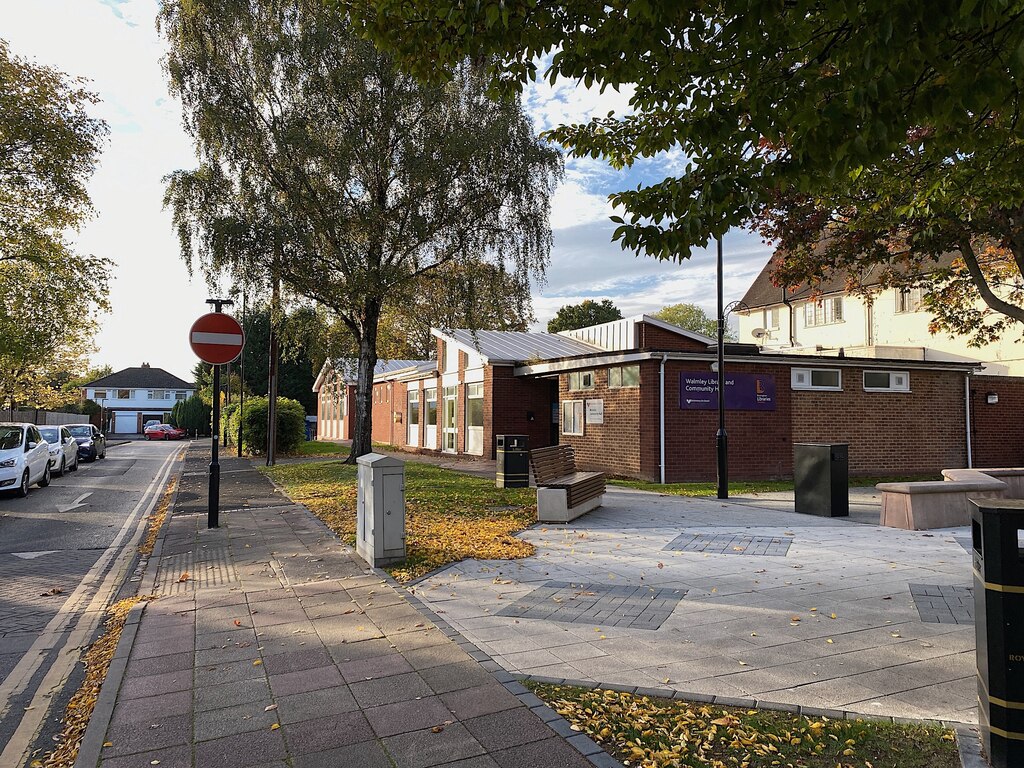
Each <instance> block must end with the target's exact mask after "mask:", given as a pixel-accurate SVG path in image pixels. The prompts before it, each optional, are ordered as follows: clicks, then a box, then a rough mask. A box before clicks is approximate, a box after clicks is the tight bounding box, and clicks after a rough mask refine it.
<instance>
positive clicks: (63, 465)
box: [57, 456, 67, 477]
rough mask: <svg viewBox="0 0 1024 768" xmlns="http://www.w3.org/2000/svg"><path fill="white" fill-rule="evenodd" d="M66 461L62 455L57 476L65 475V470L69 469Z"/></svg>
mask: <svg viewBox="0 0 1024 768" xmlns="http://www.w3.org/2000/svg"><path fill="white" fill-rule="evenodd" d="M66 461H67V460H66V459H65V458H64V457H63V456H61V457H60V469H59V470H57V477H64V470H66V469H67V464H66V463H65V462H66Z"/></svg>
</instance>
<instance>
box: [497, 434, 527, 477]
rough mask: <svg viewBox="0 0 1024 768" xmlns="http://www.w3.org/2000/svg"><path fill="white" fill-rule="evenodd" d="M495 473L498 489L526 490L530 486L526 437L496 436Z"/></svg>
mask: <svg viewBox="0 0 1024 768" xmlns="http://www.w3.org/2000/svg"><path fill="white" fill-rule="evenodd" d="M496 439H497V441H498V451H497V459H498V460H497V472H496V474H495V485H497V486H498V487H499V488H528V487H529V485H530V441H529V438H528V437H527V436H526V435H498V436H497V438H496Z"/></svg>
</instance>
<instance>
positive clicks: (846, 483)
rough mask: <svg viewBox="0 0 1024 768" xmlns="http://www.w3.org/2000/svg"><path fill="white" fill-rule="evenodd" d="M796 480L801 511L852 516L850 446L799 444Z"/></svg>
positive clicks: (795, 449)
mask: <svg viewBox="0 0 1024 768" xmlns="http://www.w3.org/2000/svg"><path fill="white" fill-rule="evenodd" d="M793 479H794V483H793V485H794V491H795V493H794V497H795V510H796V511H797V512H800V513H802V514H805V515H820V516H821V517H847V516H849V514H850V451H849V446H848V445H847V444H846V443H796V444H795V445H794V446H793Z"/></svg>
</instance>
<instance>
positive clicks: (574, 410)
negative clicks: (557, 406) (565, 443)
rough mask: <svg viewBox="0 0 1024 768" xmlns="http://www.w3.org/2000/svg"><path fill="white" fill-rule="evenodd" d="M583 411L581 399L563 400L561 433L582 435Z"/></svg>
mask: <svg viewBox="0 0 1024 768" xmlns="http://www.w3.org/2000/svg"><path fill="white" fill-rule="evenodd" d="M584 413H585V411H584V407H583V401H582V400H564V401H563V402H562V434H563V435H582V434H583V418H584Z"/></svg>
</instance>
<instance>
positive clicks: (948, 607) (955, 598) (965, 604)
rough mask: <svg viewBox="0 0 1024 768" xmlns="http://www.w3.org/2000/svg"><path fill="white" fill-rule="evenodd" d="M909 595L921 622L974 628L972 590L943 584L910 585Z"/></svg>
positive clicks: (971, 588)
mask: <svg viewBox="0 0 1024 768" xmlns="http://www.w3.org/2000/svg"><path fill="white" fill-rule="evenodd" d="M910 594H911V595H912V596H913V598H914V605H915V606H916V607H917V612H918V614H919V615H920V617H921V621H924V622H928V623H931V624H968V625H970V626H974V588H973V587H958V586H955V585H953V586H950V585H943V584H911V585H910Z"/></svg>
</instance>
